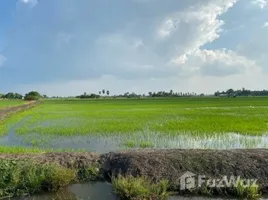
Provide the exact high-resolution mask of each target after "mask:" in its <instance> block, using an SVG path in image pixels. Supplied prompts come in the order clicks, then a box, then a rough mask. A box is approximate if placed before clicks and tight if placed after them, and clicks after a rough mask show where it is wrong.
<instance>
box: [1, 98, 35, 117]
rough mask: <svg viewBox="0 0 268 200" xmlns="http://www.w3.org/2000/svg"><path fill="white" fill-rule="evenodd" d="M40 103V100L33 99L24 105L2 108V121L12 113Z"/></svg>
mask: <svg viewBox="0 0 268 200" xmlns="http://www.w3.org/2000/svg"><path fill="white" fill-rule="evenodd" d="M39 103H40V102H38V101H31V102H27V103H25V104H23V105H19V106H14V107H9V108H4V109H0V121H1V120H4V119H6V118H7V117H8V116H10V115H11V114H14V113H17V112H20V111H24V110H27V109H29V108H32V107H34V106H36V105H37V104H39Z"/></svg>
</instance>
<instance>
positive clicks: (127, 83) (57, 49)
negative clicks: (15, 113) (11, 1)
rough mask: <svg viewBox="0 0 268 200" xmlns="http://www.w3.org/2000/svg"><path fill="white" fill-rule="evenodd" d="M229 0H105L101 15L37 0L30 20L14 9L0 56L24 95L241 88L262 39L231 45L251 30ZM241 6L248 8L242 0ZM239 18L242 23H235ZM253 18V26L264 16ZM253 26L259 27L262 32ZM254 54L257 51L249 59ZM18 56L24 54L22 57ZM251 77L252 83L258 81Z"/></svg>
mask: <svg viewBox="0 0 268 200" xmlns="http://www.w3.org/2000/svg"><path fill="white" fill-rule="evenodd" d="M237 1H238V0H202V1H200V0H188V1H178V0H170V1H161V0H131V1H118V2H120V4H119V3H118V2H117V3H116V2H115V3H113V4H110V3H109V1H107V2H106V1H105V2H103V3H101V5H102V6H105V5H106V4H107V5H109V6H114V7H113V8H112V9H108V10H105V12H104V11H103V10H102V9H101V6H100V3H99V1H87V0H81V1H79V3H78V2H77V1H73V0H58V1H57V3H56V4H55V3H54V1H38V4H39V5H40V6H37V7H35V8H36V12H32V13H30V14H31V15H32V16H31V18H30V17H24V16H25V13H27V14H28V13H29V12H25V13H23V14H22V15H19V14H18V18H20V19H19V20H17V22H19V23H18V26H17V27H18V28H17V29H14V30H16V31H14V32H12V33H11V34H9V36H10V38H9V41H10V43H11V45H10V44H9V45H10V46H9V48H8V51H9V52H3V53H4V55H6V56H7V57H8V58H9V60H10V61H11V62H8V63H9V64H10V63H11V64H10V65H12V66H15V67H14V68H16V67H17V68H18V69H19V67H20V66H23V67H24V68H25V70H23V71H22V72H20V73H22V74H23V73H24V74H23V75H21V74H18V75H17V77H18V78H16V80H17V81H18V82H19V83H25V80H29V81H28V82H29V86H23V88H26V89H27V90H26V91H25V92H27V91H28V90H30V88H31V86H32V85H35V84H36V83H37V82H39V84H38V85H36V87H38V88H37V89H38V90H39V89H40V90H41V91H43V92H44V93H48V94H50V93H49V92H50V91H52V93H53V94H59V93H58V92H62V93H64V95H68V94H72V93H77V94H79V93H82V92H84V91H87V92H91V91H92V92H94V91H95V90H96V88H98V89H97V90H99V89H102V88H107V89H110V90H111V91H112V92H120V93H122V92H123V91H137V92H141V93H142V92H145V91H149V90H151V91H152V90H166V89H167V90H169V89H174V90H175V89H176V90H177V91H185V92H186V91H204V92H208V91H213V90H216V89H220V88H222V89H226V87H236V86H239V87H240V85H244V87H247V86H250V85H247V84H246V82H244V81H242V80H243V77H252V79H251V80H254V81H258V78H257V76H258V75H260V74H261V71H262V70H261V68H260V67H263V68H265V67H264V66H265V62H266V60H267V59H266V56H265V55H266V54H267V50H266V49H265V46H268V45H264V44H263V43H265V41H264V40H265V38H266V36H263V35H262V36H261V37H256V39H257V41H253V42H252V43H251V44H249V45H247V46H244V47H243V51H242V50H240V49H239V48H237V47H236V46H237V44H239V43H243V44H244V43H247V42H248V41H249V39H246V41H245V38H247V36H245V33H246V34H250V33H251V32H250V30H249V31H247V30H246V29H247V27H250V25H251V24H250V23H245V20H246V21H247V22H250V19H251V16H248V13H246V12H247V11H245V10H241V9H244V8H242V7H243V6H244V4H243V5H242V6H241V4H240V3H238V4H236V2H237ZM250 1H251V0H250ZM34 2H35V4H36V2H37V1H36V0H27V1H26V0H20V5H24V4H23V3H25V4H29V5H30V4H32V3H34ZM240 2H242V0H241V1H240ZM265 2H266V1H263V0H262V1H260V0H259V1H256V0H255V4H256V5H257V4H258V5H259V6H260V7H263V8H264V7H265V5H266V4H265ZM243 3H244V2H243ZM260 3H262V4H260ZM234 5H235V6H234ZM109 6H108V7H109ZM247 6H250V7H251V8H252V5H251V4H250V3H247ZM27 7H28V6H22V8H27ZM121 7H124V8H127V9H123V10H122V9H121ZM256 7H257V6H256ZM43 8H46V9H43ZM48 8H53V10H54V11H53V12H55V13H56V14H55V15H49V16H47V9H48ZM89 8H92V9H93V8H94V12H89V10H88V9H89ZM132 8H135V9H132ZM231 8H232V9H233V10H231ZM137 10H139V13H137ZM229 10H231V11H230V13H231V14H230V15H228V14H229V13H228V11H229ZM22 11H24V10H23V9H22ZM234 11H235V12H234ZM238 11H239V12H238ZM240 11H242V14H241V15H240ZM251 11H252V10H251ZM255 11H256V12H259V9H255ZM225 13H226V14H225ZM237 13H239V17H238V18H239V19H237V15H238V14H237ZM245 13H246V14H245ZM122 16H123V17H122ZM247 17H248V18H247ZM254 17H255V16H254ZM240 18H243V21H242V20H241V21H239V20H240ZM249 18H250V19H249ZM256 18H257V17H256ZM96 19H98V22H97V23H96ZM29 20H30V21H29ZM225 20H226V22H225ZM236 20H237V21H236ZM259 20H261V21H258V23H255V24H259V23H260V24H261V23H263V22H264V21H265V19H259ZM233 21H235V22H234V23H233ZM253 21H254V20H253ZM29 22H30V23H29ZM41 22H42V23H41ZM254 22H256V21H254ZM40 23H41V24H42V26H40ZM225 23H226V24H225ZM241 24H242V25H243V24H244V25H245V27H243V29H245V31H243V33H242V31H241V35H240V32H239V31H237V32H236V31H229V32H228V33H226V32H225V31H226V30H233V29H234V26H235V27H241V26H242V25H241ZM249 24H250V25H249ZM264 25H265V24H264ZM258 26H259V27H258V28H259V29H260V30H261V31H263V32H265V31H266V30H267V31H268V29H262V28H260V25H258ZM20 27H23V29H22V30H20ZM237 29H238V28H237ZM241 29H242V28H241ZM254 30H255V31H257V30H256V29H254ZM238 32H239V33H238ZM235 34H237V35H235ZM226 35H228V37H227V39H226V37H225V36H226ZM222 36H223V37H224V39H222ZM240 36H241V37H240ZM238 37H239V39H237V38H238ZM240 38H241V40H240ZM250 38H253V37H250ZM243 39H244V40H243ZM13 41H16V42H13ZM21 41H23V42H21ZM17 42H19V44H18V43H17ZM12 43H13V44H12ZM210 43H213V44H211V45H210ZM12 45H13V46H12ZM25 47H27V48H25ZM225 48H226V49H225ZM228 49H231V50H228ZM252 49H254V51H252ZM256 53H257V54H258V56H253V54H256ZM14 55H15V56H14ZM12 56H13V59H10V57H12ZM24 56H28V57H27V59H26V58H25V57H24ZM260 56H261V58H260ZM260 61H262V62H260ZM12 62H13V63H12ZM266 63H267V62H266ZM36 66H38V69H37V68H36ZM17 71H19V70H17ZM28 72H32V73H35V74H36V75H35V76H34V80H33V79H30V78H27V77H29V76H31V75H30V74H29V73H28ZM4 73H6V71H4V70H3V73H2V75H1V74H0V79H1V78H6V77H8V76H6V74H7V73H6V74H4ZM216 80H218V81H216ZM251 80H250V83H251V84H252V87H255V86H256V87H259V86H260V83H257V82H256V83H255V82H253V81H252V82H251ZM263 80H265V79H264V78H263ZM55 81H56V82H55ZM59 81H62V82H59ZM30 82H31V83H30ZM212 82H213V83H212ZM215 82H217V84H215ZM227 82H228V84H227ZM225 84H226V85H225ZM232 84H233V85H232ZM108 87H109V88H108ZM65 88H68V91H66V90H65ZM195 88H196V89H195ZM95 92H98V91H95Z"/></svg>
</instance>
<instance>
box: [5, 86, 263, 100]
mask: <svg viewBox="0 0 268 200" xmlns="http://www.w3.org/2000/svg"><path fill="white" fill-rule="evenodd" d="M195 96H205V95H204V93H201V94H197V93H195V92H191V93H190V92H186V93H185V92H174V91H173V90H170V91H168V92H166V91H158V92H148V93H147V94H137V93H134V92H125V93H124V94H118V95H112V96H111V95H110V91H109V90H106V89H103V90H100V91H99V92H98V94H94V93H86V92H84V94H81V95H78V96H75V97H68V98H79V99H98V98H103V97H105V98H106V97H110V98H145V97H195ZM214 96H227V97H236V96H268V90H249V89H245V88H242V89H238V90H234V89H228V90H226V91H221V92H220V91H217V92H215V93H214ZM45 98H49V97H48V96H47V95H41V94H40V93H39V92H37V91H31V92H29V93H26V94H25V95H22V94H19V93H14V92H9V93H7V94H0V99H24V100H38V99H45ZM51 98H63V97H59V96H53V97H51Z"/></svg>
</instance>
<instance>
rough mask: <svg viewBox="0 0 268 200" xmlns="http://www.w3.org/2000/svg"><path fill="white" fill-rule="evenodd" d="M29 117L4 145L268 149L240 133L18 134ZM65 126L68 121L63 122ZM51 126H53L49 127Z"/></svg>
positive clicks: (264, 139) (264, 141) (0, 140)
mask: <svg viewBox="0 0 268 200" xmlns="http://www.w3.org/2000/svg"><path fill="white" fill-rule="evenodd" d="M27 119H28V118H25V119H24V120H22V121H20V122H19V123H17V124H15V125H14V126H13V127H12V128H11V129H10V131H9V133H8V134H7V135H6V136H3V137H0V145H4V146H20V147H37V148H43V149H55V150H57V149H70V150H71V149H72V150H78V149H83V150H85V151H92V152H98V153H107V152H110V151H120V150H125V149H135V148H156V149H157V148H158V149H172V148H181V149H194V148H201V149H204V148H207V149H243V148H268V135H262V136H249V135H240V134H236V133H223V134H215V135H211V134H207V135H204V134H202V135H196V136H193V135H191V134H187V133H183V134H176V135H174V134H168V133H159V132H151V131H150V130H147V131H143V132H136V133H125V134H106V135H101V134H95V135H93V134H90V135H79V134H77V135H76V136H60V135H52V134H38V133H29V134H24V135H17V134H16V132H15V130H16V128H18V127H20V126H22V125H23V123H24V122H25V121H26V120H27ZM62 123H64V121H63V122H62ZM47 125H49V124H47Z"/></svg>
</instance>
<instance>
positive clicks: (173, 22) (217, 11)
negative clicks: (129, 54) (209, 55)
mask: <svg viewBox="0 0 268 200" xmlns="http://www.w3.org/2000/svg"><path fill="white" fill-rule="evenodd" d="M235 3H236V0H226V1H220V0H218V1H211V2H209V3H208V4H205V5H202V4H198V5H196V6H193V7H191V8H189V9H186V10H184V11H182V12H179V13H174V14H172V15H170V16H168V19H167V20H165V21H164V22H162V24H161V25H160V26H159V29H158V31H157V34H158V36H159V37H161V38H165V42H166V43H171V44H170V46H172V45H173V46H174V47H175V48H173V49H172V50H171V54H172V53H173V57H172V58H171V61H173V60H176V62H178V64H179V63H180V64H183V63H185V62H186V61H187V59H188V57H189V56H190V55H191V54H192V53H193V52H195V51H196V50H198V49H199V48H200V47H202V46H203V45H205V44H207V43H211V42H213V41H215V40H216V39H218V38H219V37H220V32H221V31H222V29H221V27H222V25H223V24H224V22H223V21H222V20H220V19H218V17H219V16H220V15H222V14H223V13H225V12H227V10H228V9H229V8H231V7H232V6H233V5H234V4H235Z"/></svg>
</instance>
